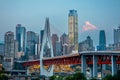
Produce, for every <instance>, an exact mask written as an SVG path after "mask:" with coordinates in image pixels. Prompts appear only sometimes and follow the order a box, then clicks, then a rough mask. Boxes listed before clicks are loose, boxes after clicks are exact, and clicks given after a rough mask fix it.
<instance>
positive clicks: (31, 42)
mask: <svg viewBox="0 0 120 80" xmlns="http://www.w3.org/2000/svg"><path fill="white" fill-rule="evenodd" d="M35 38H36V36H35V32H33V31H28V32H27V57H31V58H33V57H34V56H35V43H36V42H35Z"/></svg>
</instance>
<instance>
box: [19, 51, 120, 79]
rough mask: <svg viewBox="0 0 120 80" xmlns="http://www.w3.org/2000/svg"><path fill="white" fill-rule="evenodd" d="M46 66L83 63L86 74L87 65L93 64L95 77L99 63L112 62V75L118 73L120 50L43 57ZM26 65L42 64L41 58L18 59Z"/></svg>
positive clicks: (82, 66) (83, 70)
mask: <svg viewBox="0 0 120 80" xmlns="http://www.w3.org/2000/svg"><path fill="white" fill-rule="evenodd" d="M42 60H43V64H44V65H45V66H50V65H70V64H81V68H82V72H83V73H84V74H86V66H87V65H92V69H93V73H92V74H93V77H96V76H97V64H99V65H103V64H111V65H112V75H114V74H116V73H117V64H120V51H86V52H80V53H76V54H70V55H63V56H56V57H48V58H43V59H42ZM18 62H19V63H21V64H22V65H23V66H25V67H29V66H33V65H40V59H38V60H30V61H18Z"/></svg>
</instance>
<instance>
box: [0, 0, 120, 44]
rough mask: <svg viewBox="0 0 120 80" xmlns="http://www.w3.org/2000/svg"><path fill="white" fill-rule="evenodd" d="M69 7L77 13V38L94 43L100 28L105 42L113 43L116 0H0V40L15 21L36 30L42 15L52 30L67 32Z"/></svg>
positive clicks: (119, 18)
mask: <svg viewBox="0 0 120 80" xmlns="http://www.w3.org/2000/svg"><path fill="white" fill-rule="evenodd" d="M70 9H75V10H77V13H78V24H79V26H78V27H79V41H83V40H85V39H86V37H87V36H88V35H89V36H91V38H92V39H93V40H94V45H98V42H99V41H98V39H99V30H101V29H104V30H105V31H106V37H107V44H109V43H113V29H114V28H117V27H118V25H119V24H120V0H0V41H3V40H4V34H5V32H7V31H9V30H11V31H13V32H15V27H16V24H18V23H19V24H22V25H23V26H25V27H26V29H27V31H28V30H33V31H35V32H37V33H39V32H40V30H41V29H43V28H44V24H45V17H46V16H48V17H49V18H50V24H51V29H52V33H58V34H59V35H61V34H62V33H64V32H65V33H67V32H68V13H69V10H70Z"/></svg>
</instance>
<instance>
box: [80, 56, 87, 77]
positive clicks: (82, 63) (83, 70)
mask: <svg viewBox="0 0 120 80" xmlns="http://www.w3.org/2000/svg"><path fill="white" fill-rule="evenodd" d="M81 69H82V70H81V71H82V73H83V74H84V75H86V56H85V55H81Z"/></svg>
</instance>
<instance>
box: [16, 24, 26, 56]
mask: <svg viewBox="0 0 120 80" xmlns="http://www.w3.org/2000/svg"><path fill="white" fill-rule="evenodd" d="M16 40H17V41H18V51H19V52H23V53H24V55H25V52H26V29H25V27H22V25H21V24H17V26H16Z"/></svg>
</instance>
